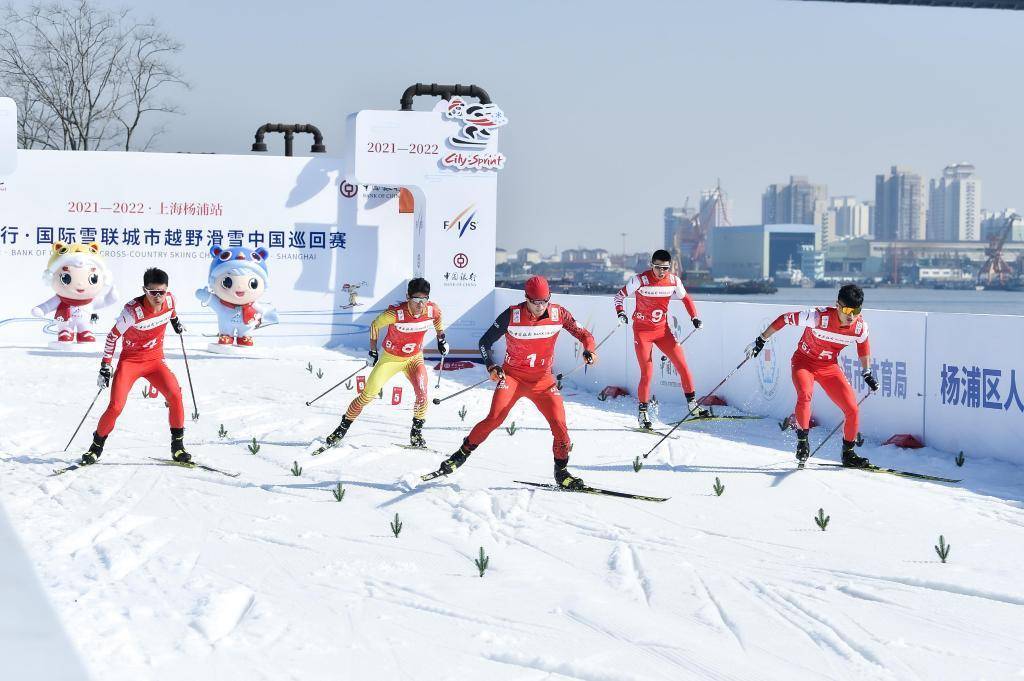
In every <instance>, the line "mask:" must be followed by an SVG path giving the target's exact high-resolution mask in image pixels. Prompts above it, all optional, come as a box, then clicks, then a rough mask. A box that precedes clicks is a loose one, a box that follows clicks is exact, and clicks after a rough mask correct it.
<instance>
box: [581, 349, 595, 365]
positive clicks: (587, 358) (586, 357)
mask: <svg viewBox="0 0 1024 681" xmlns="http://www.w3.org/2000/svg"><path fill="white" fill-rule="evenodd" d="M583 361H584V362H586V363H587V364H593V363H594V362H596V361H597V356H595V355H594V353H592V352H591V351H590V350H584V351H583Z"/></svg>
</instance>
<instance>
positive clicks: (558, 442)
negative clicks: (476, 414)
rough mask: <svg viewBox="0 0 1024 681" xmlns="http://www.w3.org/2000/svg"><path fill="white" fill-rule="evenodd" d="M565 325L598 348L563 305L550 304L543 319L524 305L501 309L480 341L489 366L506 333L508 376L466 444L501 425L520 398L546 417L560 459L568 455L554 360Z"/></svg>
mask: <svg viewBox="0 0 1024 681" xmlns="http://www.w3.org/2000/svg"><path fill="white" fill-rule="evenodd" d="M562 329H565V330H566V331H568V332H569V333H571V334H572V335H573V336H575V337H576V339H577V340H579V341H580V343H582V344H583V347H584V349H586V350H589V351H591V352H593V351H594V337H593V336H592V335H591V334H590V332H589V331H587V330H586V329H584V328H581V327H580V326H579V325H578V324H576V320H575V319H573V316H572V315H571V314H570V313H569V311H568V310H566V309H565V308H564V307H562V306H561V305H557V304H555V303H551V304H550V305H548V309H547V310H546V311H545V312H544V314H542V315H541V316H540V317H534V316H533V315H532V314H530V310H529V309H528V308H527V306H526V303H525V302H524V303H520V304H518V305H513V306H512V307H510V308H509V309H507V310H505V311H504V312H502V313H501V314H500V315H499V316H498V318H497V319H496V320H494V324H493V325H491V327H490V328H489V329H487V331H486V333H484V335H483V337H482V338H481V339H480V355H481V356H482V357H483V359H484V362H485V363H486V364H487V366H492V365H494V364H496V362H494V361H493V359H492V353H491V346H493V345H494V343H495V342H497V340H498V339H499V338H501V337H502V335H504V336H505V361H504V362H503V363H502V371H504V372H505V378H504V379H503V380H502V381H500V382H499V383H498V387H497V388H495V390H494V396H493V397H492V398H491V410H490V412H488V414H487V416H486V417H484V419H483V420H482V421H480V423H478V424H476V425H475V426H474V427H473V430H471V431H470V433H469V435H468V436H466V440H465V445H468V449H469V450H470V451H472V450H473V449H476V447H477V446H478V445H479V444H480V443H482V442H483V441H484V440H485V439H487V436H488V435H490V434H491V431H493V430H494V429H495V428H497V427H498V426H500V425H501V424H502V422H503V421H504V420H505V417H507V416H508V413H509V411H511V410H512V407H513V406H515V403H516V402H518V401H519V400H520V398H523V397H525V398H526V399H528V400H530V401H531V402H533V403H534V404H535V405H536V406H537V409H539V410H540V413H541V414H543V415H544V418H545V419H547V422H548V426H549V427H550V428H551V435H552V437H553V443H552V446H551V450H552V452H553V453H554V455H555V460H556V461H567V460H568V458H569V447H570V445H571V442H570V440H569V430H568V428H566V425H565V405H564V404H563V402H562V395H561V393H560V392H559V391H558V385H557V384H556V382H555V377H554V375H553V374H552V373H551V363H552V360H553V358H554V354H555V342H556V341H557V340H558V333H559V332H560V331H561V330H562Z"/></svg>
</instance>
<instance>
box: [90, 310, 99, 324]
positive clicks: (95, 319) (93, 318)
mask: <svg viewBox="0 0 1024 681" xmlns="http://www.w3.org/2000/svg"><path fill="white" fill-rule="evenodd" d="M99 320H100V316H99V315H98V314H96V313H95V312H93V313H92V314H91V315H89V323H90V324H95V323H96V322H98V321H99Z"/></svg>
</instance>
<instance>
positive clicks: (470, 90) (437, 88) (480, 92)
mask: <svg viewBox="0 0 1024 681" xmlns="http://www.w3.org/2000/svg"><path fill="white" fill-rule="evenodd" d="M455 95H458V96H460V97H476V98H477V99H479V100H480V103H481V104H490V103H491V96H490V95H489V94H487V90H484V89H483V88H482V87H480V86H479V85H458V84H456V85H438V84H437V83H431V84H430V85H427V84H426V83H416V84H415V85H410V86H409V87H407V88H406V89H405V92H404V93H402V101H401V109H400V111H412V100H413V98H414V97H420V96H425V97H441V98H442V99H451V98H452V97H453V96H455Z"/></svg>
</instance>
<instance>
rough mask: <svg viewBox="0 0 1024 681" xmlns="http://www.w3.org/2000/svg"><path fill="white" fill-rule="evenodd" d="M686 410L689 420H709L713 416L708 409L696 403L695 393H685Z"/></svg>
mask: <svg viewBox="0 0 1024 681" xmlns="http://www.w3.org/2000/svg"><path fill="white" fill-rule="evenodd" d="M686 408H687V409H688V410H689V411H690V414H691V417H690V418H695V419H709V418H711V417H712V416H714V413H713V412H712V411H711V410H710V409H708V408H707V407H702V406H700V405H699V404H698V403H697V393H686Z"/></svg>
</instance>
